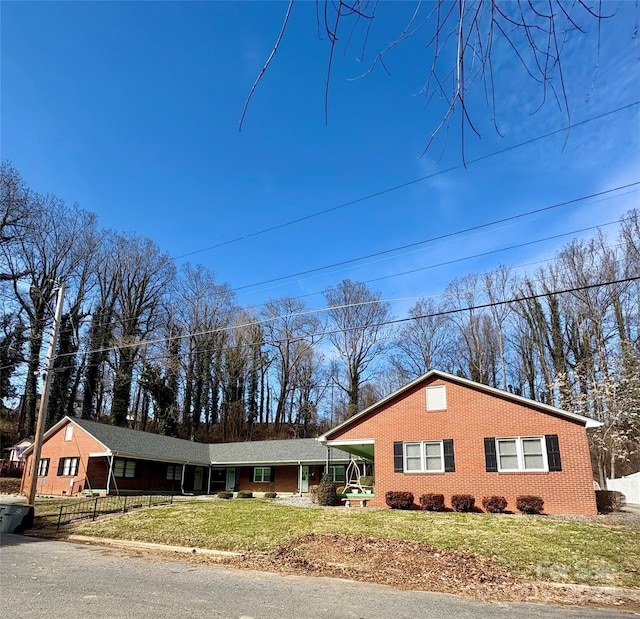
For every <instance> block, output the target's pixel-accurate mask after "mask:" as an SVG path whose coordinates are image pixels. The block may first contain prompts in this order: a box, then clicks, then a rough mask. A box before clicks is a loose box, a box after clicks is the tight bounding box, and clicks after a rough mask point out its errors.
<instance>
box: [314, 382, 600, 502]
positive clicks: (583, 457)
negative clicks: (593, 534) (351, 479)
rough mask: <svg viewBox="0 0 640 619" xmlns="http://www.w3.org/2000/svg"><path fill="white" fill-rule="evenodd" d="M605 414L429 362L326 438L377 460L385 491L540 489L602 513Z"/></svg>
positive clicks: (380, 493) (548, 496)
mask: <svg viewBox="0 0 640 619" xmlns="http://www.w3.org/2000/svg"><path fill="white" fill-rule="evenodd" d="M599 425H601V424H600V423H599V422H597V421H595V420H593V419H590V418H587V417H583V416H581V415H577V414H575V413H571V412H567V411H564V410H561V409H558V408H555V407H553V406H549V405H547V404H542V403H540V402H535V401H533V400H529V399H527V398H524V397H521V396H518V395H514V394H512V393H509V392H506V391H502V390H500V389H495V388H492V387H488V386H486V385H481V384H479V383H475V382H473V381H470V380H467V379H465V378H460V377H459V376H453V375H451V374H447V373H445V372H440V371H437V370H430V371H429V372H427V373H426V374H424V375H423V376H421V377H420V378H418V379H417V380H414V381H413V382H411V383H409V384H408V385H406V386H405V387H403V388H401V389H399V390H397V391H396V392H394V393H392V394H391V395H389V396H387V397H385V398H383V399H382V400H380V401H379V402H378V403H376V404H374V405H373V406H370V407H369V408H367V409H365V410H363V411H362V412H360V413H358V414H356V415H354V416H353V417H351V418H350V419H348V420H346V421H345V422H343V423H341V424H339V425H338V426H336V427H335V428H333V429H332V430H329V431H328V432H326V433H325V434H324V435H323V436H321V437H319V438H318V440H319V441H320V442H321V443H322V444H323V445H326V446H328V447H335V448H337V449H341V450H344V451H346V452H348V453H351V454H354V455H356V456H360V457H362V458H366V459H367V460H368V461H370V462H372V463H373V470H374V475H375V496H374V497H373V498H372V499H371V500H370V505H372V506H377V507H384V506H385V494H386V492H387V491H407V492H412V493H413V494H414V497H415V501H416V502H418V500H419V497H420V496H421V495H423V494H427V493H438V494H444V495H445V501H446V504H447V505H450V501H451V496H452V495H454V494H471V495H473V496H474V497H475V500H476V505H477V506H478V507H480V506H481V504H482V498H483V497H485V496H492V495H498V496H503V497H505V498H506V499H507V501H508V505H507V509H508V510H510V511H514V512H515V511H516V497H517V496H519V495H524V494H528V495H536V496H539V497H541V498H542V499H543V500H544V511H545V513H556V514H558V513H562V514H595V513H597V512H596V502H595V493H594V490H593V476H592V471H591V463H590V458H589V446H588V443H587V433H586V429H588V428H595V427H598V426H599Z"/></svg>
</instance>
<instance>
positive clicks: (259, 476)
mask: <svg viewBox="0 0 640 619" xmlns="http://www.w3.org/2000/svg"><path fill="white" fill-rule="evenodd" d="M253 481H254V482H256V483H258V484H262V483H267V482H270V481H271V467H270V466H256V467H255V468H254V469H253Z"/></svg>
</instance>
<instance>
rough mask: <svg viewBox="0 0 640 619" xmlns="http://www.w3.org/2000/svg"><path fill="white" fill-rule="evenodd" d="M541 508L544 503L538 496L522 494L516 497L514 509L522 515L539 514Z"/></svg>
mask: <svg viewBox="0 0 640 619" xmlns="http://www.w3.org/2000/svg"><path fill="white" fill-rule="evenodd" d="M543 506H544V501H543V500H542V499H541V498H540V497H539V496H533V495H531V494H523V495H521V496H519V497H516V507H517V508H518V511H520V512H522V513H523V514H540V513H542V508H543Z"/></svg>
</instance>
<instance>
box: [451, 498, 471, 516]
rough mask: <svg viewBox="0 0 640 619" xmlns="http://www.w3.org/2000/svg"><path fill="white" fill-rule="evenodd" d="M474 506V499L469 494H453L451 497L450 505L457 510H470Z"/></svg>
mask: <svg viewBox="0 0 640 619" xmlns="http://www.w3.org/2000/svg"><path fill="white" fill-rule="evenodd" d="M475 506H476V500H475V498H474V497H473V496H472V495H470V494H454V495H453V496H452V497H451V507H453V509H455V510H456V511H457V512H471V511H473V509H474V508H475Z"/></svg>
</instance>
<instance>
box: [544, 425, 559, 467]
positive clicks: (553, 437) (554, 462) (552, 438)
mask: <svg viewBox="0 0 640 619" xmlns="http://www.w3.org/2000/svg"><path fill="white" fill-rule="evenodd" d="M544 440H545V442H546V444H547V462H548V463H549V470H550V471H561V470H562V462H560V444H559V443H558V435H557V434H546V435H545V437H544Z"/></svg>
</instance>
